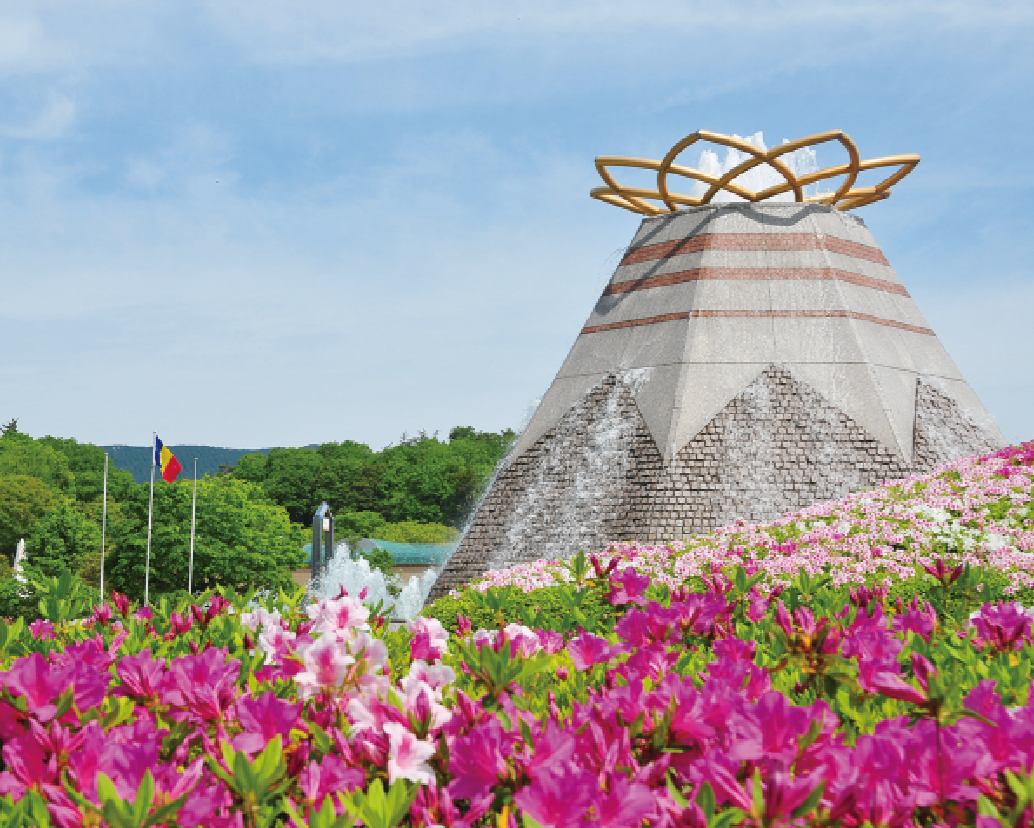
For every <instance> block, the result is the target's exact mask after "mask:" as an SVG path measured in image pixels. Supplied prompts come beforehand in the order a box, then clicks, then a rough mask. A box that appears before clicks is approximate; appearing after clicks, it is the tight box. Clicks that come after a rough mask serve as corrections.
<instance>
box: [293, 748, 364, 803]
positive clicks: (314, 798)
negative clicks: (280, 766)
mask: <svg viewBox="0 0 1034 828" xmlns="http://www.w3.org/2000/svg"><path fill="white" fill-rule="evenodd" d="M365 782H366V773H365V772H364V771H363V769H362V768H350V767H348V766H347V765H345V762H344V760H342V759H341V757H340V756H336V755H335V754H333V753H331V754H328V755H327V756H324V757H323V761H322V762H316V761H312V762H309V764H308V765H306V767H305V769H304V770H303V771H302V772H301V773H300V774H299V775H298V786H299V787H300V788H301V790H302V794H303V795H304V796H305V800H306V801H307V802H310V803H312V804H314V805H316V807H317V808H320V807H322V806H323V800H324V798H326V797H327V796H328V795H329V794H333V793H345V792H348V791H354V790H358V789H359V788H361V787H362V786H363V784H364V783H365ZM334 807H335V810H337V809H338V805H337V803H335V805H334ZM339 813H340V812H339Z"/></svg>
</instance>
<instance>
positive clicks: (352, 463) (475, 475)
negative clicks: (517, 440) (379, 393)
mask: <svg viewBox="0 0 1034 828" xmlns="http://www.w3.org/2000/svg"><path fill="white" fill-rule="evenodd" d="M514 437H515V434H514V432H512V431H509V430H507V431H504V432H502V433H492V432H482V431H476V430H475V429H473V428H470V427H457V428H454V429H452V430H451V431H450V432H449V438H448V440H439V439H438V438H437V437H429V436H427V435H426V434H420V435H419V436H417V437H414V438H410V439H403V440H401V441H400V442H399V444H398V445H394V446H389V447H388V448H385V449H383V450H382V451H373V450H371V449H370V447H369V446H367V445H364V444H363V443H355V442H352V441H351V440H346V441H345V442H343V443H324V444H323V445H321V446H320V447H319V448H315V449H313V448H277V449H273V450H272V451H270V452H269V453H268V455H267V454H259V453H254V454H246V455H244V456H243V457H241V459H240V460H239V461H238V462H237V465H236V466H235V467H234V468H233V469H232V470H231V471H230V475H231V476H232V477H233V478H234V479H235V480H246V481H248V482H250V483H256V484H258V485H261V486H262V487H263V488H264V490H265V491H266V493H267V494H268V495H269V497H270V498H271V499H272V500H273V501H274V502H276V503H279V504H280V505H281V506H283V507H284V508H285V509H286V510H287V513H288V514H289V515H290V516H291V520H292V521H294V522H296V523H306V524H307V523H309V522H310V521H311V520H312V515H313V512H314V511H315V508H316V506H318V505H319V504H320V503H321V502H323V501H326V502H327V503H328V504H329V505H330V508H331V509H332V510H333V512H334V514H335V516H336V519H337V526H338V527H339V529H338V534H355V535H362V536H365V537H376V538H380V539H382V540H400V541H402V542H406V541H405V540H403V539H402V537H401V535H404V534H405V532H401V531H400V528H401V527H403V526H404V525H407V524H408V525H409V526H410V527H416V526H425V527H427V528H428V530H429V531H428V532H426V533H425V534H427V536H428V538H427V540H424V541H423V542H435V540H447V539H448V535H449V533H448V532H442V531H441V529H440V527H451V528H453V529H458V528H459V527H461V526H462V525H463V522H464V520H465V519H466V517H467V515H468V514H469V513H470V510H471V509H472V508H473V507H474V506H475V505H476V503H477V499H478V497H479V495H480V493H481V491H482V490H483V488H484V486H485V484H486V483H487V481H488V479H489V477H490V475H491V474H492V471H493V469H494V468H495V466H496V464H497V463H498V462H499V461H500V460H501V459H502V458H503V456H505V454H506V452H507V451H508V450H509V448H510V445H511V444H512V442H513V440H514ZM433 527H439V528H438V529H434V528H433ZM411 534H419V532H418V531H417V530H415V529H413V530H412V531H411ZM453 534H454V533H453ZM387 535H393V536H391V537H389V536H387ZM432 536H433V539H432ZM409 542H420V541H418V540H410V541H409Z"/></svg>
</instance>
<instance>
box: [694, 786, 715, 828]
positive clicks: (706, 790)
mask: <svg viewBox="0 0 1034 828" xmlns="http://www.w3.org/2000/svg"><path fill="white" fill-rule="evenodd" d="M697 805H699V806H700V808H701V810H702V811H703V812H704V816H706V817H707V821H708V823H710V822H711V820H712V819H713V817H714V808H715V800H714V789H713V788H712V787H711V783H710V782H705V783H704V784H703V785H701V786H700V790H699V792H698V793H697Z"/></svg>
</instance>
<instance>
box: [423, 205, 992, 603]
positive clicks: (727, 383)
mask: <svg viewBox="0 0 1034 828" xmlns="http://www.w3.org/2000/svg"><path fill="white" fill-rule="evenodd" d="M1004 444H1005V440H1004V438H1003V436H1002V433H1001V431H1000V430H999V429H998V427H997V425H996V424H995V422H994V420H993V419H992V417H991V415H990V414H989V413H988V412H987V410H986V409H985V408H984V406H983V405H982V404H981V402H980V400H979V399H978V398H977V395H976V394H975V393H974V392H973V390H972V388H970V386H969V384H968V383H967V382H966V380H965V379H964V378H963V377H962V375H961V374H960V373H959V370H958V368H957V367H956V366H955V363H954V362H952V360H951V357H950V356H948V353H947V352H946V351H945V349H944V347H943V346H942V345H941V343H940V341H939V340H938V338H937V336H936V334H935V333H934V332H933V330H931V328H930V325H929V323H928V322H927V321H926V319H925V318H924V317H923V315H922V313H921V312H920V310H919V308H918V307H917V306H916V303H915V302H914V301H913V299H912V298H911V296H910V295H909V293H908V290H907V289H906V288H905V286H904V285H903V284H902V282H901V279H899V278H898V276H897V274H896V273H895V272H894V270H893V269H892V268H891V266H890V264H889V263H888V261H887V259H886V258H885V257H884V255H883V253H882V252H881V251H880V249H879V247H878V246H877V244H876V242H875V240H874V239H873V237H872V235H871V234H870V233H869V231H868V229H867V228H866V226H865V224H864V223H863V221H862V220H861V219H860V218H858V217H857V216H854V215H852V214H849V213H845V212H841V211H840V210H838V209H836V207H834V206H829V205H824V204H816V203H796V202H795V203H772V202H767V203H742V202H741V203H724V204H705V205H701V206H696V207H689V208H687V209H683V210H680V211H678V212H669V213H664V214H661V215H656V216H652V217H648V218H646V219H644V220H643V222H642V225H641V226H640V228H639V231H638V232H637V233H636V234H635V237H634V238H633V240H632V243H631V245H630V246H629V248H628V250H627V252H626V253H625V255H624V258H623V259H622V260H621V262H620V264H619V265H618V267H617V270H616V271H615V273H614V275H613V277H612V278H611V280H610V283H609V284H608V285H607V287H606V288H605V289H604V291H603V295H602V296H601V297H600V299H599V301H598V302H597V303H596V307H595V308H594V309H593V312H592V314H591V315H590V317H589V319H588V321H587V322H586V324H585V326H584V327H583V328H582V331H581V334H580V335H579V337H578V339H577V340H576V342H575V343H574V347H573V348H572V349H571V352H570V354H569V355H568V357H567V360H566V361H565V362H564V364H563V366H562V367H561V369H560V372H559V373H558V374H557V376H556V379H555V380H554V381H553V384H552V386H551V387H550V388H549V391H548V392H547V393H546V395H545V397H544V398H543V399H542V402H541V404H540V405H539V407H538V409H537V411H536V412H535V414H534V416H533V418H532V419H531V422H530V423H529V424H528V426H527V428H526V429H525V431H524V433H523V435H522V436H521V438H520V440H519V442H518V443H517V445H516V446H515V448H514V450H513V451H512V452H511V454H510V456H509V457H508V459H507V461H506V464H505V466H504V467H503V468H502V469H501V470H500V472H499V474H498V475H497V477H496V479H495V480H494V482H493V484H492V485H491V487H490V489H489V491H488V493H487V495H486V497H485V499H484V500H483V502H482V503H481V505H480V507H479V508H478V510H477V512H476V513H475V515H474V517H473V522H472V523H471V525H470V527H469V529H468V531H467V532H466V534H465V536H464V537H463V540H462V541H461V543H460V546H459V548H458V549H457V551H456V553H455V554H454V555H453V557H452V558H451V559H450V561H449V562H448V564H447V565H446V567H445V569H444V571H443V572H442V574H441V575H440V576H439V578H438V582H437V584H436V586H435V589H434V591H433V592H432V596H431V597H432V598H434V597H437V596H439V595H442V594H444V593H445V592H446V591H448V590H449V589H452V588H455V587H458V586H461V585H462V584H464V583H466V582H467V581H469V580H470V579H472V578H474V577H477V576H478V575H480V574H482V573H483V572H485V571H486V570H489V569H498V568H503V567H507V566H513V565H515V564H517V563H522V562H528V561H532V560H535V559H539V558H547V559H549V558H566V557H568V556H570V555H571V554H573V553H574V552H576V551H577V550H579V549H585V550H587V551H591V550H599V549H602V548H604V547H605V546H606V545H607V544H608V543H610V542H614V541H622V540H637V541H643V542H664V541H668V540H673V539H677V538H680V537H685V536H687V535H690V534H693V533H698V532H706V531H710V530H713V529H715V528H717V527H719V526H722V525H726V524H728V523H731V522H732V521H733V520H735V519H736V518H745V519H747V520H750V521H760V520H770V519H773V518H776V517H778V516H779V515H781V514H783V513H785V512H787V511H790V510H794V509H797V508H800V507H803V506H807V505H810V504H812V503H815V502H818V501H823V500H829V499H833V498H838V497H841V496H843V495H845V494H847V493H849V492H851V491H858V490H863V489H866V488H871V487H873V486H875V485H878V484H879V483H881V482H882V481H884V480H887V479H894V478H899V477H904V476H907V475H909V474H912V473H915V472H924V471H926V470H929V469H932V468H933V467H934V466H935V465H936V464H938V463H943V462H947V461H950V460H953V459H956V458H958V457H961V456H965V455H968V454H974V453H978V452H985V451H989V450H993V449H995V448H998V447H1001V446H1002V445H1004Z"/></svg>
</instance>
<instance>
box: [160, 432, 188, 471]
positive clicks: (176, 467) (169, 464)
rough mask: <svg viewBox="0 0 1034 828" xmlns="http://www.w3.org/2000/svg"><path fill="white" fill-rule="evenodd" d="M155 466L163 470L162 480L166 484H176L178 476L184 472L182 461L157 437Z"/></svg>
mask: <svg viewBox="0 0 1034 828" xmlns="http://www.w3.org/2000/svg"><path fill="white" fill-rule="evenodd" d="M154 464H155V465H156V466H157V467H158V468H159V469H161V472H162V480H164V481H165V482H166V483H173V482H175V480H176V475H178V474H179V473H180V472H181V471H183V466H181V465H180V461H179V460H177V459H176V456H175V455H174V454H173V453H172V452H171V451H169V450H168V449H167V448H166V447H165V445H164V444H163V443H162V441H161V440H159V439H158V436H157V435H155V438H154Z"/></svg>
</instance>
